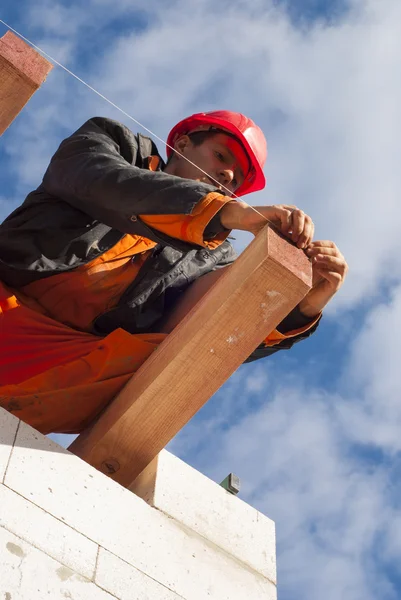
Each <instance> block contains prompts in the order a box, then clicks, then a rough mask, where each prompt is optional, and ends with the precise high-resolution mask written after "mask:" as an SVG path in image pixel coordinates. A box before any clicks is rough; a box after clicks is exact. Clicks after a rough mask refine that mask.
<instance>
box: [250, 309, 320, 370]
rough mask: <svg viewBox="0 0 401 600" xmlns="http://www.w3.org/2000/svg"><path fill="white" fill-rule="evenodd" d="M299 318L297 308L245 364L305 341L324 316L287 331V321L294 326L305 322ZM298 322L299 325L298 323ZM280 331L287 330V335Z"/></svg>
mask: <svg viewBox="0 0 401 600" xmlns="http://www.w3.org/2000/svg"><path fill="white" fill-rule="evenodd" d="M298 317H299V311H298V309H297V308H295V309H294V310H293V311H292V312H291V313H290V314H289V315H287V317H286V318H285V319H283V321H282V322H281V323H280V324H279V325H277V328H276V329H274V330H273V331H272V332H271V333H270V334H269V335H268V336H267V338H265V339H264V340H263V342H262V343H261V344H259V346H258V347H257V348H256V350H254V351H253V352H252V354H251V355H250V356H249V357H248V358H247V359H246V360H245V361H244V362H246V363H248V362H253V361H254V360H258V359H259V358H264V357H265V356H270V355H271V354H275V353H276V352H278V351H279V350H289V349H290V348H292V346H293V345H294V344H296V343H297V342H301V341H302V340H305V339H306V338H308V337H309V336H311V335H312V334H313V333H314V332H315V331H316V329H317V328H318V326H319V323H320V319H321V317H322V315H321V314H320V315H318V316H317V317H316V318H315V319H313V320H310V321H308V322H307V323H306V324H303V325H301V326H299V327H297V328H295V327H294V328H293V329H291V330H289V331H287V328H286V327H285V323H286V321H290V322H291V321H292V322H293V323H294V324H300V323H302V322H305V317H303V318H302V317H301V318H300V319H299V320H298ZM297 320H298V323H296V321H297ZM280 330H281V331H283V330H285V333H281V331H280Z"/></svg>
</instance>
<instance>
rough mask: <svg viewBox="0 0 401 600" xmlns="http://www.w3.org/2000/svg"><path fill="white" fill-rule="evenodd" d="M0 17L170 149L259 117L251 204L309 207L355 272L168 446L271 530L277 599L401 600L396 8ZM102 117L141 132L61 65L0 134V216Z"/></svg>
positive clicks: (5, 11) (204, 8) (37, 10)
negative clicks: (319, 316)
mask: <svg viewBox="0 0 401 600" xmlns="http://www.w3.org/2000/svg"><path fill="white" fill-rule="evenodd" d="M0 18H2V19H4V20H5V21H8V22H9V23H10V24H11V25H12V26H14V27H16V28H17V29H19V30H21V32H22V33H24V34H25V35H26V36H27V37H29V38H30V39H32V40H33V41H35V42H36V43H37V44H39V45H40V46H42V47H43V48H44V49H45V50H46V51H47V52H49V53H50V54H51V55H53V56H54V57H55V58H57V59H58V60H59V61H61V62H63V63H65V64H66V65H67V66H68V67H69V68H71V69H72V70H73V71H75V72H76V73H77V74H78V75H80V76H81V77H83V78H84V79H85V80H86V81H88V82H89V83H90V84H91V85H93V86H94V87H95V88H97V89H99V90H100V91H101V92H102V93H104V94H105V95H106V96H108V97H109V98H110V99H111V100H113V101H114V102H116V103H117V104H118V105H119V106H121V107H122V108H123V109H124V110H126V111H128V112H129V113H130V114H132V115H133V116H134V117H136V118H138V119H139V120H140V121H141V122H143V123H144V124H146V125H147V126H148V127H149V128H150V129H152V130H153V131H155V132H156V133H157V134H158V135H159V136H160V137H162V138H164V139H165V138H166V136H167V133H168V131H169V127H170V126H171V125H172V124H174V123H175V122H176V121H178V120H179V119H181V118H182V117H183V116H185V115H186V114H189V113H191V112H195V111H197V110H209V109H213V108H230V109H233V110H239V111H241V112H244V113H245V114H249V116H251V117H252V118H254V119H255V120H256V121H257V122H258V123H259V124H260V125H261V126H262V128H263V129H264V131H265V133H266V136H267V139H268V144H269V159H268V163H267V165H266V176H267V180H268V185H267V188H266V190H265V191H263V192H260V193H258V194H255V195H254V196H253V197H248V202H250V203H252V204H255V205H258V204H259V205H260V204H273V203H281V202H285V203H291V204H296V205H298V206H300V207H301V208H303V209H304V210H305V211H306V212H309V214H311V216H312V217H313V219H314V221H315V224H316V236H317V238H318V239H319V238H320V239H333V240H334V241H336V243H337V244H338V246H339V247H340V248H341V250H342V251H343V253H344V254H345V255H346V257H347V259H348V262H349V265H350V273H349V276H348V281H347V283H346V285H345V286H344V288H343V290H342V291H341V293H340V294H339V295H338V297H336V299H335V300H334V301H333V302H332V303H331V305H330V306H329V307H328V310H327V311H326V314H325V316H324V319H323V321H322V324H321V327H320V328H319V330H318V333H317V334H316V335H314V336H313V337H312V338H311V339H309V340H308V341H306V342H304V343H302V344H298V345H297V346H296V347H294V349H293V350H291V351H290V352H282V353H280V354H278V355H275V356H274V357H271V358H270V359H266V360H264V361H259V362H257V363H254V364H252V365H245V366H242V367H241V368H240V369H239V370H238V371H237V372H236V373H235V374H234V375H233V377H232V378H231V379H230V380H229V381H228V382H227V383H226V384H225V386H223V388H222V389H221V390H220V391H219V392H218V393H217V394H216V395H215V396H214V397H213V398H212V399H211V400H210V402H209V403H208V404H207V406H205V408H204V409H203V410H202V411H201V412H200V413H199V414H198V415H197V416H196V417H195V418H194V419H193V420H192V421H191V422H190V423H189V424H188V425H187V427H185V428H184V429H183V430H182V432H181V433H180V434H179V435H178V436H177V437H176V438H175V439H174V440H173V441H172V443H171V444H170V448H169V449H170V450H171V451H172V452H174V453H176V454H178V455H179V456H180V457H181V458H183V459H184V460H185V461H187V462H188V463H190V464H192V465H193V466H194V467H196V468H197V469H199V470H201V471H202V472H204V473H205V474H207V475H208V476H209V477H211V478H212V479H215V480H216V481H221V480H222V479H223V478H224V477H225V476H226V475H227V473H228V472H230V471H233V472H235V473H236V474H237V475H238V476H239V477H240V478H241V482H242V492H241V497H242V498H243V499H244V500H245V501H248V502H249V503H250V504H252V505H253V506H255V507H257V508H258V509H260V510H261V511H262V512H264V513H265V514H267V515H268V516H269V517H271V518H272V519H274V520H275V521H276V525H277V541H278V576H279V586H278V587H279V597H280V599H281V600H295V599H296V600H300V599H301V600H303V599H305V600H306V599H307V600H321V599H322V598H324V599H325V600H338V599H339V598H344V599H346V600H361V599H363V600H373V599H376V598H380V599H381V600H395V599H397V598H399V597H400V594H401V575H400V570H399V563H400V556H401V511H400V498H401V494H400V491H401V490H400V489H399V488H400V484H399V479H400V478H399V473H400V470H401V460H400V450H401V436H400V431H401V401H400V400H401V399H400V395H401V394H400V390H401V373H400V368H399V363H400V357H401V342H400V339H399V338H400V336H399V335H397V334H398V330H399V329H400V327H401V263H400V261H397V258H398V256H399V254H400V251H401V240H400V236H399V220H400V217H401V209H400V207H399V195H400V189H401V175H400V169H399V142H398V134H397V132H399V130H400V125H401V108H400V107H401V82H400V78H399V73H400V72H401V64H400V63H401V58H400V57H401V47H400V46H401V43H400V40H401V35H400V33H401V32H400V25H399V23H401V4H400V3H399V0H381V2H378V1H377V0H349V1H348V2H346V1H345V0H338V2H322V1H318V0H304V1H302V0H298V1H296V0H293V1H289V0H286V1H284V0H283V1H282V2H279V1H276V2H272V1H270V0H254V1H253V2H252V3H250V2H249V1H245V0H234V1H231V2H228V0H227V1H226V0H223V1H221V2H219V3H216V2H213V1H212V0H187V1H186V2H184V0H172V1H171V2H169V3H168V5H167V4H166V3H165V2H164V3H163V2H162V1H161V0H149V1H148V2H147V3H139V2H135V1H132V0H113V2H112V1H111V0H87V2H86V3H85V7H84V8H83V7H82V5H81V4H80V3H79V2H77V1H75V2H74V1H71V2H68V3H67V2H65V3H63V2H60V0H52V1H51V0H37V1H36V2H35V3H34V4H33V3H31V2H28V1H21V2H19V3H18V5H17V4H16V3H15V2H9V1H8V0H5V2H4V1H3V3H2V7H1V9H0ZM4 31H5V28H3V27H2V26H0V34H2V33H3V32H4ZM95 114H102V115H105V116H110V117H113V118H117V119H120V120H122V121H123V122H124V123H126V124H127V125H128V126H132V128H134V129H135V130H137V127H136V126H135V125H134V124H133V123H132V122H130V121H129V120H128V119H126V118H125V117H123V116H122V115H120V114H119V113H118V112H117V111H116V110H115V109H112V108H111V107H110V106H109V105H107V104H106V103H104V102H103V101H102V100H100V99H99V98H98V97H96V96H95V95H94V94H93V93H92V92H90V91H89V90H87V89H85V88H84V87H83V86H82V84H79V83H78V82H76V81H75V80H73V79H72V78H71V77H70V76H68V75H67V74H66V73H64V72H63V71H62V70H60V69H55V70H54V71H53V72H52V74H51V75H50V77H49V78H48V80H47V82H46V84H45V85H44V86H43V88H42V89H41V90H40V92H39V93H37V94H36V95H35V97H34V98H33V99H32V101H31V102H30V103H29V105H28V106H27V107H26V109H25V110H24V111H23V113H22V115H21V116H20V117H18V119H17V120H16V121H15V123H14V124H13V126H12V128H11V129H10V130H9V131H8V132H6V134H5V135H4V136H3V137H2V141H1V145H0V178H1V179H0V180H1V189H0V218H1V217H5V216H6V215H7V214H8V212H10V211H11V210H12V209H13V208H14V207H15V206H17V205H18V203H19V202H20V201H21V200H23V198H24V197H25V195H26V193H27V192H28V191H29V190H31V189H32V188H33V187H35V186H36V185H37V184H38V183H39V182H40V180H41V176H42V174H43V172H44V169H45V168H46V164H47V162H48V160H49V158H50V157H51V155H52V153H53V151H54V150H55V148H56V147H57V145H58V143H59V142H60V141H61V139H62V138H63V136H65V135H68V134H69V133H70V132H71V131H73V130H74V129H75V128H77V127H78V126H79V125H80V124H81V123H82V122H83V121H84V120H85V119H87V118H89V117H91V116H93V115H95ZM236 238H237V241H236V244H237V247H238V249H239V250H241V249H242V248H243V247H244V246H245V245H246V243H248V241H249V239H250V238H248V237H247V236H246V235H244V234H238V235H236ZM60 441H61V442H62V443H64V444H66V443H67V440H66V439H61V440H60Z"/></svg>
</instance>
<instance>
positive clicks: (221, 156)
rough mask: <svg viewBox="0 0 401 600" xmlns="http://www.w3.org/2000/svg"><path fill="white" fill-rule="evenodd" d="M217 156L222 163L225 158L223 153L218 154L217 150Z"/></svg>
mask: <svg viewBox="0 0 401 600" xmlns="http://www.w3.org/2000/svg"><path fill="white" fill-rule="evenodd" d="M215 155H216V156H217V158H218V159H219V160H221V161H224V156H223V155H222V153H221V152H217V150H216V152H215Z"/></svg>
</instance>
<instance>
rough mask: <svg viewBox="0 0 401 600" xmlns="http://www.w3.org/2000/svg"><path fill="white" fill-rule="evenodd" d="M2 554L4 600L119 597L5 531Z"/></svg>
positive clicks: (0, 535)
mask: <svg viewBox="0 0 401 600" xmlns="http://www.w3.org/2000/svg"><path fill="white" fill-rule="evenodd" d="M0 552H1V554H0V556H1V577H0V598H2V600H3V598H4V600H44V599H45V598H51V600H66V598H70V599H74V600H115V596H112V595H111V594H108V593H107V592H105V591H104V590H102V589H100V588H99V587H98V586H96V585H95V584H94V583H92V582H90V581H89V580H88V579H86V578H85V577H82V575H78V574H77V573H74V571H73V570H71V569H69V568H68V567H66V566H65V565H62V564H61V563H59V562H57V561H56V560H54V559H53V558H51V557H50V556H47V555H46V554H45V553H44V552H41V551H40V550H38V549H37V548H34V547H33V546H31V545H30V544H28V543H27V542H25V541H24V540H21V538H19V537H17V536H15V535H14V534H12V533H10V532H9V531H7V530H6V529H4V528H2V527H0Z"/></svg>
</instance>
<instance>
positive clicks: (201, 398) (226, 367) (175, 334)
mask: <svg viewBox="0 0 401 600" xmlns="http://www.w3.org/2000/svg"><path fill="white" fill-rule="evenodd" d="M311 278H312V274H311V265H310V262H309V260H308V259H307V257H306V256H305V254H304V253H303V251H301V250H299V249H297V248H296V247H295V246H293V245H291V244H290V243H289V242H288V241H286V240H284V239H283V238H282V237H281V236H279V235H278V234H277V233H276V232H275V231H273V230H272V229H270V228H269V227H265V228H264V229H263V230H262V231H261V232H260V233H259V234H258V235H257V237H256V238H255V239H254V240H253V241H252V243H251V244H250V245H249V246H248V248H247V249H246V250H245V251H244V252H243V253H242V254H241V256H240V257H239V258H238V259H237V260H236V262H235V263H234V264H233V265H232V266H230V267H226V268H225V269H223V270H222V273H221V275H220V277H219V278H218V279H217V280H216V281H215V282H214V283H213V284H212V286H211V287H210V289H209V290H208V291H207V292H206V293H205V294H204V295H203V297H202V298H201V299H200V300H199V301H198V302H197V303H196V304H195V306H193V308H192V309H191V310H190V311H189V313H188V314H187V315H186V316H185V317H184V318H183V319H182V320H181V321H180V323H179V324H178V325H177V327H175V329H174V330H173V331H172V333H170V335H169V336H168V337H167V338H166V340H165V341H164V342H163V343H162V344H161V345H160V346H159V348H158V349H157V350H156V351H155V352H154V353H153V355H152V356H151V357H150V358H149V359H148V360H147V361H146V362H145V363H144V364H143V365H142V366H141V368H140V369H139V370H138V372H137V373H136V374H135V375H133V377H132V379H131V380H130V381H129V382H128V384H127V385H126V386H125V388H124V389H123V390H122V391H121V392H120V394H119V395H118V396H117V397H116V398H115V400H114V401H113V402H111V403H110V404H109V406H108V407H107V408H106V410H105V411H104V413H103V414H102V415H101V416H100V417H99V419H98V420H97V422H95V423H94V424H93V425H92V427H90V428H89V429H88V430H87V431H86V432H84V433H82V434H81V435H80V436H79V437H78V438H77V439H76V440H75V441H74V442H73V443H72V445H71V446H70V448H69V449H70V450H71V452H74V453H75V454H76V455H77V456H79V457H81V458H82V459H84V460H85V461H87V462H88V463H90V464H91V465H93V466H94V467H96V468H97V469H99V470H100V471H103V472H104V473H107V474H108V475H110V476H111V477H112V478H113V479H114V480H116V481H118V482H119V483H121V484H122V485H124V486H125V487H129V486H130V485H131V483H132V482H133V481H134V479H135V478H136V477H137V476H138V475H139V473H141V471H143V469H144V468H145V467H146V466H147V465H148V464H149V463H150V462H151V461H152V460H153V459H154V458H155V456H156V455H157V454H158V453H159V452H160V451H161V450H162V448H164V447H165V446H166V445H167V444H168V442H169V441H170V440H171V439H172V438H173V437H174V436H175V435H176V433H178V431H179V430H180V429H181V428H182V427H183V426H184V425H185V424H186V423H187V422H188V421H189V420H190V419H191V417H193V415H194V414H195V413H196V412H197V411H198V410H199V409H200V408H201V407H202V406H203V405H204V404H205V403H206V402H207V400H208V399H209V398H210V397H211V396H212V395H213V394H214V393H215V392H216V391H217V390H218V389H219V388H220V386H221V385H222V384H223V383H224V382H225V381H226V380H227V379H228V378H229V377H230V375H231V374H232V373H233V372H234V371H235V370H236V369H237V368H238V367H239V366H240V365H241V363H242V362H243V361H244V360H245V359H246V358H247V357H248V356H249V355H250V354H251V352H252V351H253V350H254V349H255V348H256V347H257V346H258V345H259V344H260V343H261V342H262V340H263V339H264V338H265V337H266V336H267V335H268V334H269V333H270V332H271V331H272V330H273V329H274V328H275V327H276V325H278V323H280V321H281V320H282V319H283V318H284V317H285V316H286V315H287V314H288V313H289V312H290V311H291V310H292V309H293V308H294V307H295V306H296V305H297V304H298V303H299V302H300V301H301V299H302V298H303V297H304V295H305V294H306V293H307V292H308V290H309V289H310V286H311Z"/></svg>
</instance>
